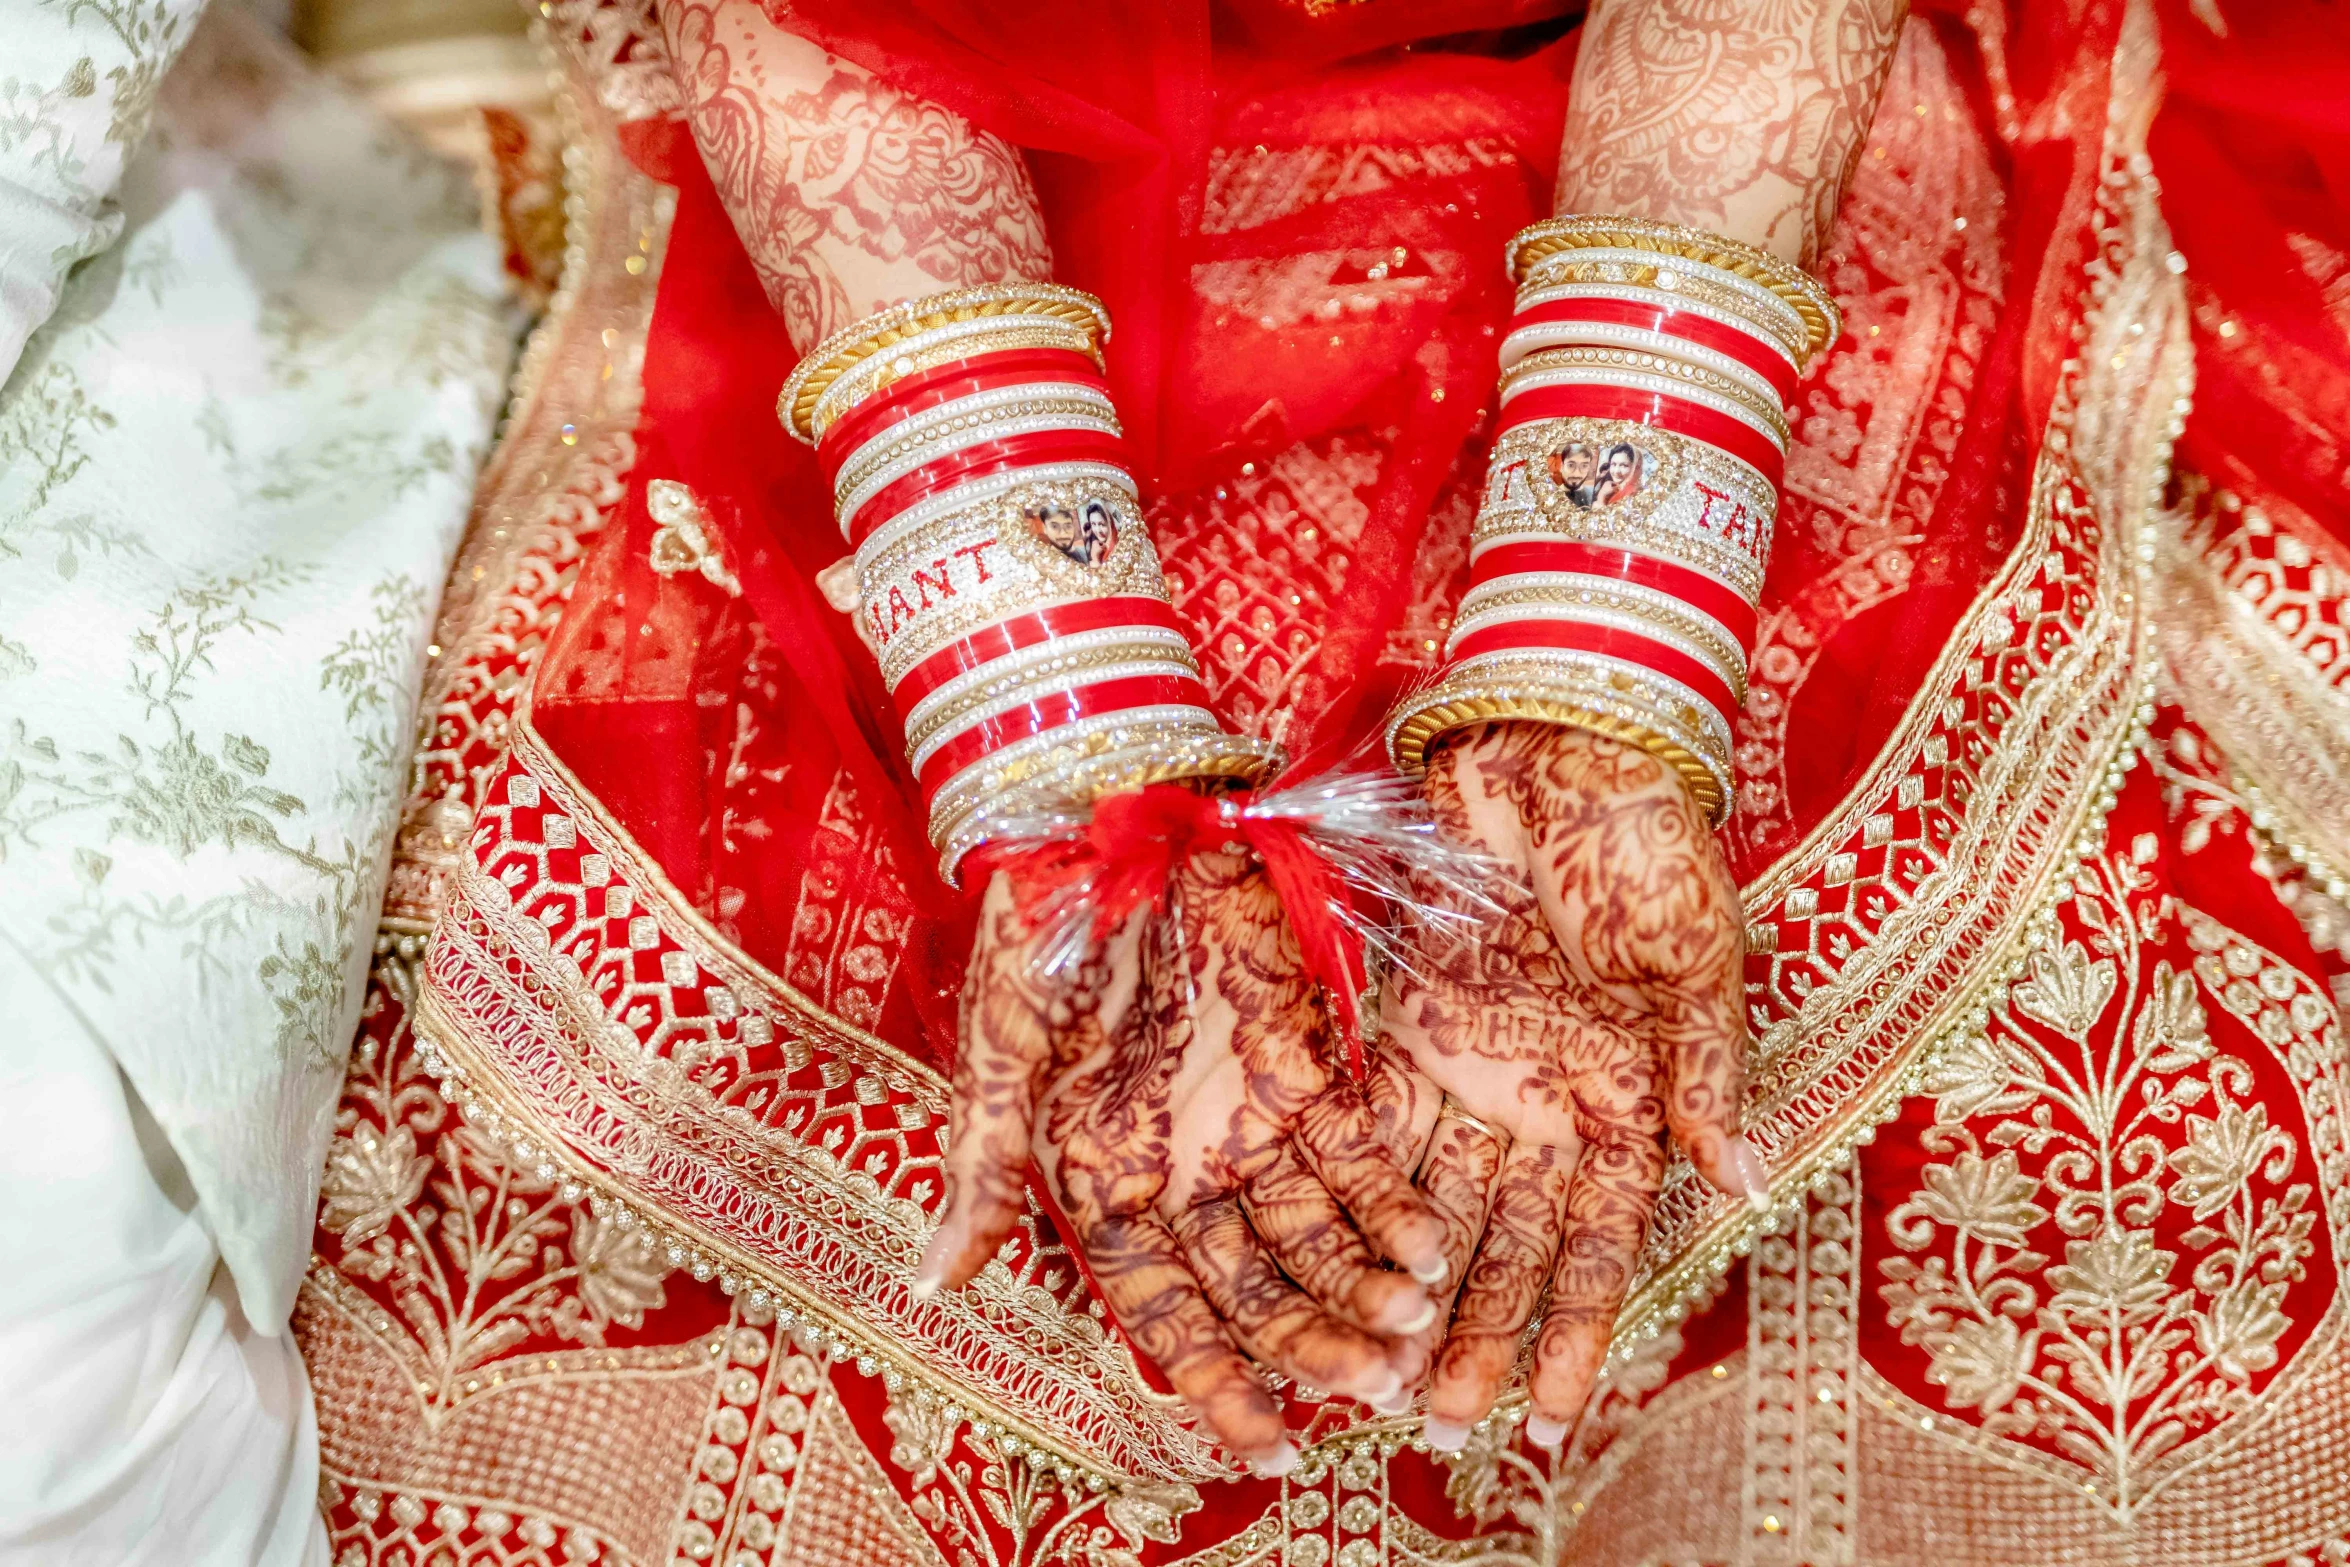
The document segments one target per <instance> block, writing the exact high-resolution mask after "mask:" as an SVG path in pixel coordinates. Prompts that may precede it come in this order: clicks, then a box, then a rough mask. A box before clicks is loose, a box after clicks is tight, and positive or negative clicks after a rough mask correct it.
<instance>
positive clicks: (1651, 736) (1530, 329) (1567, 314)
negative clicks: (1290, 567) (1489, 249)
mask: <svg viewBox="0 0 2350 1567" xmlns="http://www.w3.org/2000/svg"><path fill="white" fill-rule="evenodd" d="M1510 264H1511V270H1512V273H1513V275H1514V276H1515V277H1516V278H1517V280H1518V284H1519V291H1518V310H1517V314H1516V316H1515V317H1514V318H1513V320H1512V322H1511V324H1510V329H1509V331H1508V333H1507V335H1506V336H1505V337H1504V339H1503V343H1502V350H1501V362H1502V381H1501V399H1500V403H1501V414H1500V420H1499V423H1500V433H1499V435H1498V436H1497V438H1496V440H1495V443H1494V448H1493V454H1492V457H1491V459H1490V461H1489V463H1488V468H1487V474H1486V487H1485V493H1484V495H1483V497H1482V499H1481V501H1480V504H1479V507H1478V515H1477V523H1476V528H1475V531H1474V533H1473V536H1472V543H1471V562H1472V564H1471V580H1470V587H1469V591H1468V593H1467V594H1466V595H1465V596H1464V597H1463V599H1462V601H1461V605H1460V610H1459V613H1458V615H1457V617H1456V618H1455V620H1454V623H1453V627H1452V633H1451V637H1450V639H1449V641H1448V642H1447V644H1446V648H1445V669H1444V672H1443V674H1442V676H1441V678H1440V679H1439V680H1438V681H1437V682H1436V683H1435V684H1434V685H1432V686H1430V687H1429V688H1427V689H1425V690H1423V691H1421V692H1419V693H1416V694H1415V695H1414V696H1412V697H1411V698H1409V699H1407V700H1406V701H1405V702H1404V703H1403V704H1402V705H1401V706H1399V707H1398V708H1397V710H1396V711H1395V713H1394V714H1393V715H1392V716H1391V718H1390V720H1389V725H1388V743H1389V747H1390V751H1391V754H1392V755H1393V756H1394V758H1395V761H1396V763H1397V765H1398V766H1400V767H1402V768H1403V769H1404V770H1405V771H1407V772H1417V771H1419V770H1420V769H1421V768H1422V767H1423V766H1424V765H1425V757H1426V754H1427V747H1428V745H1429V743H1430V742H1431V741H1433V740H1435V739H1436V738H1437V737H1439V736H1440V735H1442V734H1444V733H1446V732H1447V731H1449V730H1451V729H1454V728H1458V727H1460V726H1462V725H1465V724H1470V723H1476V722H1481V721H1492V720H1497V719H1519V720H1533V721H1539V722H1544V723H1551V724H1561V725H1568V726H1572V727H1574V728H1578V729H1583V730H1588V731H1591V732H1593V733H1596V734H1600V735H1604V736H1607V737H1608V738H1610V739H1613V740H1616V741H1620V742H1622V743H1624V744H1626V745H1631V746H1636V747H1638V748H1640V749H1641V750H1643V751H1645V752H1647V753H1649V754H1650V755H1652V756H1654V757H1655V758H1657V759H1658V760H1659V761H1661V762H1663V763H1664V764H1666V765H1667V766H1669V767H1670V768H1671V769H1672V770H1673V771H1674V772H1675V773H1676V775H1677V776H1678V777H1679V778H1680V779H1681V781H1682V783H1683V784H1684V785H1685V786H1686V787H1687V788H1688V790H1689V792H1690V794H1691V795H1692V796H1693V797H1694V798H1695V799H1696V800H1697V802H1698V804H1699V805H1700V807H1701V808H1702V810H1703V811H1704V813H1705V815H1706V818H1707V819H1708V820H1709V821H1710V822H1711V823H1713V824H1714V825H1716V826H1718V825H1720V823H1721V821H1722V820H1723V819H1724V817H1726V816H1727V814H1728V812H1729V805H1730V789H1731V765H1730V746H1731V741H1730V736H1731V725H1732V723H1733V721H1734V719H1735V717H1736V714H1737V712H1738V709H1739V707H1740V705H1741V704H1742V703H1743V701H1744V699H1745V687H1746V660H1747V657H1748V655H1749V653H1750V652H1751V651H1752V648H1753V643H1754V635H1755V628H1756V614H1755V606H1756V602H1757V600H1758V599H1759V598H1760V595H1761V590H1762V581H1763V572H1764V569H1765V567H1766V565H1767V563H1768V560H1769V550H1770V537H1771V528H1772V524H1773V521H1774V519H1775V517H1776V514H1777V509H1778V486H1779V480H1780V476H1781V472H1782V469H1783V466H1784V463H1785V459H1786V452H1787V444H1788V439H1789V435H1788V428H1787V421H1786V414H1785V408H1786V402H1787V399H1788V398H1789V396H1790V395H1791V394H1792V392H1793V390H1794V387H1795V383H1796V378H1797V376H1798V375H1799V374H1800V373H1801V371H1802V368H1803V367H1804V365H1806V364H1807V363H1808V362H1809V360H1810V358H1811V356H1812V355H1814V354H1816V353H1817V352H1818V351H1819V350H1820V349H1821V348H1822V347H1824V346H1825V345H1826V344H1827V343H1828V342H1829V341H1831V340H1832V339H1833V338H1834V337H1835V335H1836V332H1837V330H1838V323H1837V318H1836V308H1835V305H1834V303H1833V302H1832V301H1831V300H1830V299H1829V297H1828V294H1827V291H1826V290H1825V289H1823V288H1821V287H1820V285H1819V284H1818V283H1816V282H1815V281H1813V280H1812V279H1811V278H1810V277H1809V276H1807V275H1806V274H1804V273H1802V272H1801V271H1799V270H1797V269H1796V268H1794V267H1793V266H1791V265H1789V264H1788V263H1785V262H1782V261H1779V260H1776V259H1775V258H1773V257H1770V256H1767V255H1765V254H1763V253H1761V252H1759V251H1756V250H1753V249H1752V248H1750V247H1748V246H1744V245H1740V244H1738V243H1736V242H1735V241H1731V240H1726V239H1723V238H1721V237H1719V236H1716V235H1709V234H1705V233H1703V232H1701V231H1698V230H1693V229H1683V228H1676V227H1673V226H1671V225H1667V224H1661V223H1650V222H1645V221H1642V220H1637V219H1625V218H1595V217H1571V218H1560V219H1552V220H1550V221H1548V222H1544V223H1538V224H1536V225H1534V226H1533V227H1531V228H1529V229H1527V230H1526V231H1525V232H1523V233H1521V234H1520V235H1519V236H1518V237H1517V238H1516V239H1515V240H1513V241H1512V242H1511V245H1510Z"/></svg>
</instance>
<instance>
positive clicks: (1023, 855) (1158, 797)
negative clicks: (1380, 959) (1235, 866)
mask: <svg viewBox="0 0 2350 1567" xmlns="http://www.w3.org/2000/svg"><path fill="white" fill-rule="evenodd" d="M1254 798H1255V797H1254V796H1253V795H1252V794H1250V793H1248V792H1246V791H1242V792H1239V793H1234V794H1225V795H1204V794H1198V793H1195V792H1193V791H1192V790H1189V789H1185V788H1181V787H1179V786H1177V785H1175V784H1153V785H1151V786H1150V787H1149V788H1147V789H1138V790H1135V791H1133V792H1131V793H1127V794H1114V795H1108V796H1105V797H1104V798H1103V799H1101V800H1100V801H1098V802H1096V804H1095V806H1094V812H1093V822H1092V824H1091V825H1090V826H1089V827H1088V828H1087V829H1086V834H1085V836H1084V837H1083V838H1082V839H1079V840H1077V841H1076V842H1074V843H1069V844H1050V845H1044V846H1040V847H1038V848H1036V849H1033V850H1028V851H1024V852H1020V853H1016V854H1014V855H1010V856H1007V857H1006V858H1005V860H1004V861H1003V864H1004V866H1005V868H1006V869H1008V870H1009V871H1011V873H1012V875H1013V876H1014V878H1015V880H1016V882H1017V885H1018V888H1019V902H1020V909H1021V913H1022V914H1023V915H1024V916H1025V917H1026V918H1027V919H1028V920H1029V921H1031V922H1032V923H1034V922H1037V921H1040V920H1042V919H1044V918H1047V917H1049V915H1050V912H1051V910H1052V909H1053V908H1054V906H1055V905H1056V904H1058V903H1060V901H1061V900H1062V899H1063V898H1064V897H1065V896H1066V895H1068V894H1069V893H1070V892H1071V891H1072V890H1074V889H1077V888H1078V887H1079V886H1080V884H1082V883H1086V882H1091V883H1092V886H1091V887H1090V889H1087V891H1086V893H1085V896H1086V897H1087V901H1088V902H1089V903H1090V904H1091V907H1092V915H1091V920H1092V926H1091V929H1090V931H1089V932H1088V934H1089V936H1091V937H1093V938H1095V939H1098V938H1100V937H1101V936H1103V935H1105V934H1107V933H1108V932H1110V931H1113V930H1115V929H1117V928H1118V927H1119V926H1120V925H1123V924H1124V923H1126V921H1127V919H1128V918H1130V917H1131V916H1132V915H1133V913H1134V911H1135V910H1136V909H1139V908H1143V907H1145V906H1146V905H1147V906H1148V907H1149V908H1150V909H1151V910H1152V911H1153V912H1154V913H1158V914H1164V913H1165V912H1166V909H1167V889H1168V886H1169V884H1170V883H1171V882H1172V881H1173V879H1174V875H1175V872H1176V870H1177V869H1179V868H1180V867H1181V866H1183V865H1184V864H1185V863H1186V862H1188V861H1189V860H1190V859H1191V857H1192V856H1193V855H1195V854H1208V853H1213V852H1215V851H1217V850H1219V849H1222V848H1224V847H1225V846H1227V845H1230V844H1236V843H1237V844H1242V845H1245V846H1246V847H1247V848H1249V849H1250V850H1252V851H1254V852H1255V854H1256V856H1257V858H1258V859H1259V860H1260V861H1262V862H1263V863H1264V867H1265V874H1266V876H1267V877H1268V878H1269V879H1270V880H1271V881H1272V883H1273V891H1274V894H1275V896H1277V897H1278V898H1279V899H1280V902H1281V907H1282V910H1283V912H1284V913H1286V914H1287V915H1288V917H1289V922H1290V927H1291V928H1292V929H1293V930H1294V931H1296V933H1297V942H1298V949H1299V952H1300V955H1301V956H1302V957H1303V959H1304V961H1305V966H1306V971H1307V972H1308V973H1310V974H1312V975H1313V976H1314V978H1315V979H1316V980H1317V981H1318V982H1319V983H1320V984H1321V986H1322V991H1323V994H1324V995H1325V996H1326V997H1327V998H1328V1000H1329V1004H1330V1021H1331V1025H1332V1027H1334V1028H1335V1029H1336V1030H1337V1033H1338V1038H1339V1041H1340V1044H1341V1046H1342V1048H1343V1050H1344V1053H1345V1057H1346V1064H1347V1070H1348V1071H1349V1072H1350V1073H1352V1074H1353V1076H1354V1078H1355V1080H1356V1081H1357V1082H1360V1081H1362V1078H1363V1075H1364V1072H1365V1066H1364V1062H1363V1030H1362V1011H1361V1007H1360V1006H1359V1005H1358V999H1357V998H1358V993H1359V992H1360V991H1361V989H1362V985H1363V974H1364V968H1363V956H1362V950H1361V943H1360V941H1359V940H1358V939H1357V938H1356V937H1355V935H1354V934H1353V932H1352V931H1350V930H1349V929H1348V928H1347V923H1346V921H1345V920H1344V919H1343V918H1341V914H1342V912H1343V910H1344V909H1345V907H1346V905H1345V904H1343V903H1342V902H1340V901H1339V900H1341V899H1343V898H1345V897H1346V896H1347V888H1346V886H1345V883H1344V882H1343V881H1341V880H1340V878H1339V875H1338V871H1337V868H1336V867H1335V866H1333V865H1332V864H1331V863H1330V861H1329V860H1328V859H1327V858H1326V857H1325V856H1323V855H1322V854H1321V853H1320V852H1319V851H1318V850H1316V849H1315V847H1314V845H1313V844H1312V842H1311V841H1310V840H1309V832H1310V828H1311V824H1310V823H1309V822H1306V821H1303V820H1301V819H1299V818H1297V817H1294V816H1267V817H1252V816H1250V815H1248V814H1247V813H1248V807H1249V804H1250V802H1251V801H1252V800H1253V799H1254Z"/></svg>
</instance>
